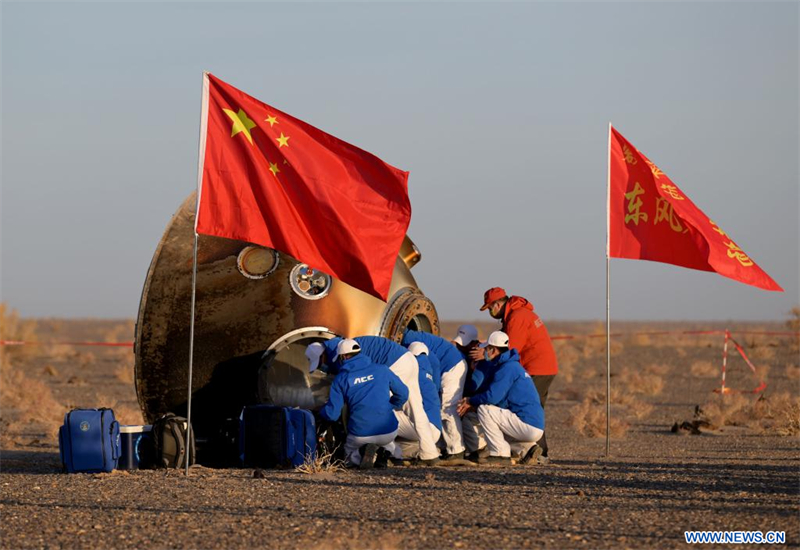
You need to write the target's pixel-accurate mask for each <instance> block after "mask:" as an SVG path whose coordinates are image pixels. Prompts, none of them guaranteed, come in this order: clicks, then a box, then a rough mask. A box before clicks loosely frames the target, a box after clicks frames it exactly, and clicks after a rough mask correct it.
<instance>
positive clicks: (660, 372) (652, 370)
mask: <svg viewBox="0 0 800 550" xmlns="http://www.w3.org/2000/svg"><path fill="white" fill-rule="evenodd" d="M671 368H672V367H670V366H669V365H665V364H663V363H650V364H649V365H647V366H646V367H645V368H644V372H645V373H647V374H655V375H657V376H665V375H667V374H669V371H670V370H671Z"/></svg>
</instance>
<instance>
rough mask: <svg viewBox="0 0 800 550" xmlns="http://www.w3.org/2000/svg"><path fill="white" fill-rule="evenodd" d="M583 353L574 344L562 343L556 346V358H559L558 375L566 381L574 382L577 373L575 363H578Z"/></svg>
mask: <svg viewBox="0 0 800 550" xmlns="http://www.w3.org/2000/svg"><path fill="white" fill-rule="evenodd" d="M580 357H581V354H580V352H579V351H578V350H577V349H575V347H574V346H571V345H569V344H562V345H559V346H557V347H556V358H557V359H558V376H559V378H560V379H561V380H563V381H564V382H566V383H569V382H572V379H573V377H574V374H575V365H576V364H577V363H578V360H579V359H580Z"/></svg>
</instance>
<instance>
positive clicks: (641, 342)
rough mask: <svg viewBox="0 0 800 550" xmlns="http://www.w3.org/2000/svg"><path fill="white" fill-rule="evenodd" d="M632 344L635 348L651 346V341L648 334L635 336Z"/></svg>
mask: <svg viewBox="0 0 800 550" xmlns="http://www.w3.org/2000/svg"><path fill="white" fill-rule="evenodd" d="M633 342H634V343H635V344H636V345H637V346H645V347H646V346H650V345H652V344H653V340H652V339H651V338H650V335H649V334H637V335H636V336H634V337H633Z"/></svg>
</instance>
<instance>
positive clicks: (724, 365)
mask: <svg viewBox="0 0 800 550" xmlns="http://www.w3.org/2000/svg"><path fill="white" fill-rule="evenodd" d="M730 337H731V333H730V332H728V329H725V343H724V344H723V346H722V389H721V390H720V392H721V395H725V371H726V369H727V366H728V340H730Z"/></svg>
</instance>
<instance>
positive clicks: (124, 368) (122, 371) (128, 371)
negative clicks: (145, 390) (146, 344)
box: [114, 363, 133, 385]
mask: <svg viewBox="0 0 800 550" xmlns="http://www.w3.org/2000/svg"><path fill="white" fill-rule="evenodd" d="M114 376H116V378H117V380H119V381H120V382H122V383H123V384H129V385H130V384H133V364H132V363H131V364H127V365H126V364H121V365H118V366H117V368H116V369H114Z"/></svg>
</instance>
